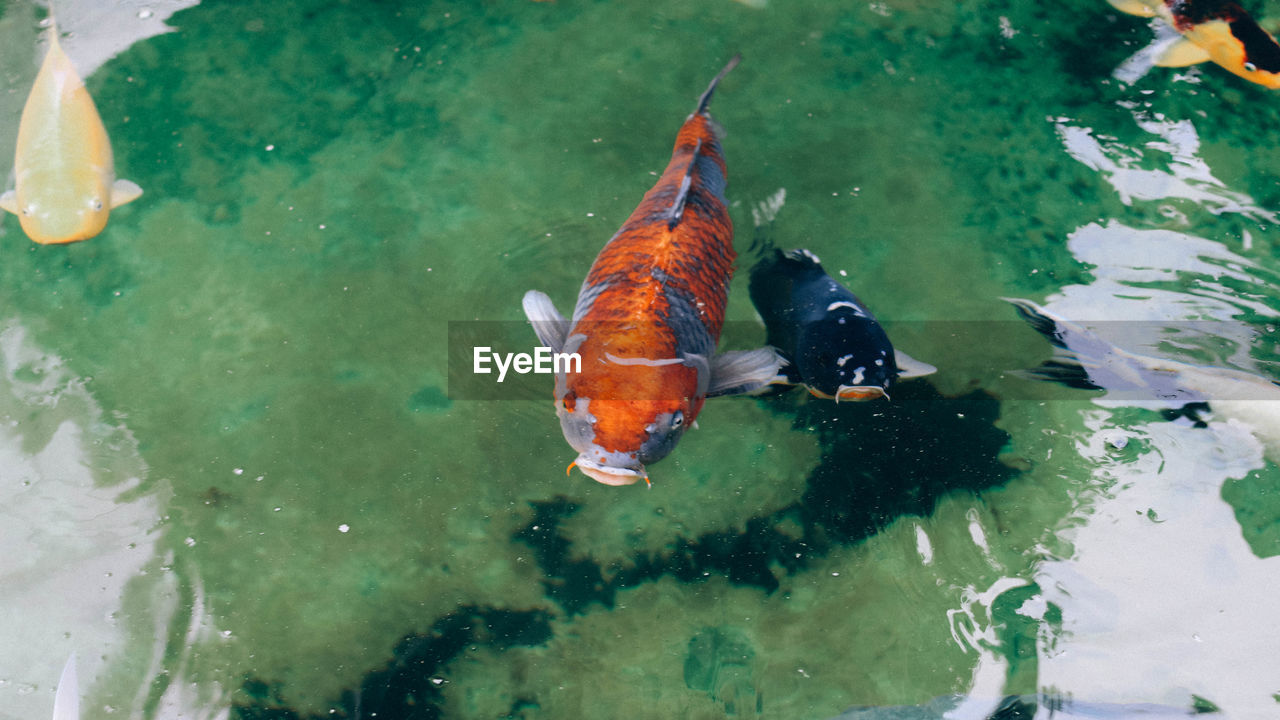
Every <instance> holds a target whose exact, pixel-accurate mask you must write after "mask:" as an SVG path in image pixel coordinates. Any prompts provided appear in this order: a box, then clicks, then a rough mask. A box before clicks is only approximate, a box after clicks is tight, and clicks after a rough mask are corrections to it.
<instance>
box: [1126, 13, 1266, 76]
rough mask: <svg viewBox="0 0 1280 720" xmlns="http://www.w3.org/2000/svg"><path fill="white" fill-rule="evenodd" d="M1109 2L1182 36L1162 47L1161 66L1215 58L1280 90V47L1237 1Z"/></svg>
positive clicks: (1160, 49)
mask: <svg viewBox="0 0 1280 720" xmlns="http://www.w3.org/2000/svg"><path fill="white" fill-rule="evenodd" d="M1107 1H1108V2H1110V3H1111V5H1112V7H1114V8H1116V9H1117V10H1119V11H1121V12H1125V13H1129V14H1130V15H1138V16H1141V17H1155V18H1160V19H1161V20H1163V21H1165V22H1166V23H1168V24H1169V25H1170V26H1171V27H1172V28H1173V29H1175V30H1177V31H1178V32H1179V33H1180V34H1181V37H1177V36H1174V38H1175V39H1174V40H1173V42H1170V43H1168V44H1166V45H1162V46H1161V47H1160V48H1159V50H1158V52H1157V54H1156V56H1155V58H1154V63H1155V64H1156V65H1159V66H1161V67H1183V66H1186V65H1194V64H1196V63H1201V62H1204V61H1206V60H1211V61H1213V62H1215V63H1217V64H1218V65H1221V66H1222V67H1224V68H1226V69H1227V70H1230V71H1231V72H1233V73H1235V74H1236V75H1239V76H1240V77H1242V78H1244V79H1246V80H1249V81H1252V82H1255V83H1258V84H1259V85H1262V86H1264V87H1269V88H1273V89H1275V88H1280V44H1277V43H1276V39H1275V38H1274V37H1272V36H1271V35H1270V34H1269V33H1268V32H1267V31H1266V30H1263V29H1262V27H1261V26H1260V25H1258V23H1257V22H1256V21H1255V20H1254V19H1253V18H1252V17H1250V16H1249V13H1247V12H1245V10H1244V8H1242V7H1240V4H1239V3H1237V2H1235V1H1234V0H1107Z"/></svg>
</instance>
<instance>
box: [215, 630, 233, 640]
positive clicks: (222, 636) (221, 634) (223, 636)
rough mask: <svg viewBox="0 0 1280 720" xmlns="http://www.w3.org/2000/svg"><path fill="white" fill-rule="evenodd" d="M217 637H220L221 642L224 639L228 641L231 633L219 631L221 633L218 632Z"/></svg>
mask: <svg viewBox="0 0 1280 720" xmlns="http://www.w3.org/2000/svg"><path fill="white" fill-rule="evenodd" d="M218 636H219V637H221V638H222V639H223V640H226V639H228V638H230V637H231V631H230V630H223V631H221V632H219V633H218Z"/></svg>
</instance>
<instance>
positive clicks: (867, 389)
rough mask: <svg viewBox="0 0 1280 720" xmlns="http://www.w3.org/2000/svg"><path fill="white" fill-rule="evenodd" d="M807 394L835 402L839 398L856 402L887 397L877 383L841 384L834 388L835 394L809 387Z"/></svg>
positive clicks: (838, 400)
mask: <svg viewBox="0 0 1280 720" xmlns="http://www.w3.org/2000/svg"><path fill="white" fill-rule="evenodd" d="M806 387H807V386H806ZM809 394H810V395H812V396H814V397H816V398H822V399H823V400H835V401H836V402H840V401H841V400H852V401H854V402H857V401H860V400H877V399H879V398H888V397H889V393H887V392H885V391H884V388H882V387H880V386H878V385H841V386H840V387H839V388H837V389H836V394H835V395H830V394H828V393H825V392H823V391H821V390H817V389H815V388H812V387H810V388H809Z"/></svg>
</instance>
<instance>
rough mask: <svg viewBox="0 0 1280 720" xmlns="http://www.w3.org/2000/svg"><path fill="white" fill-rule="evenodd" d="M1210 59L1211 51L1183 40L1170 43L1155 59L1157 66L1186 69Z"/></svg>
mask: <svg viewBox="0 0 1280 720" xmlns="http://www.w3.org/2000/svg"><path fill="white" fill-rule="evenodd" d="M1208 59H1209V51H1208V50H1205V49H1204V48H1202V47H1200V46H1199V45H1197V44H1195V43H1193V42H1191V41H1190V40H1188V39H1186V38H1183V39H1182V40H1179V41H1178V42H1174V43H1170V44H1169V46H1168V47H1166V48H1164V51H1163V52H1161V53H1160V54H1159V55H1157V56H1156V58H1155V63H1156V65H1159V66H1160V67H1186V66H1188V65H1195V64H1196V63H1202V62H1205V61H1206V60H1208Z"/></svg>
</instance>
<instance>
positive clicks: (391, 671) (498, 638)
mask: <svg viewBox="0 0 1280 720" xmlns="http://www.w3.org/2000/svg"><path fill="white" fill-rule="evenodd" d="M550 639H551V616H550V615H549V614H548V613H546V612H543V611H541V610H531V611H516V610H500V609H496V608H482V607H474V606H467V607H462V608H459V609H458V610H457V611H456V612H453V613H450V614H448V615H446V616H444V617H442V618H440V619H439V620H437V621H436V622H435V623H434V624H433V625H432V626H431V630H429V631H428V632H426V633H425V634H422V635H410V636H408V637H406V638H404V639H403V640H401V641H400V643H399V644H398V645H397V646H396V648H395V651H394V656H393V658H392V659H391V661H390V662H389V663H387V666H386V667H385V668H383V669H381V670H375V671H373V672H371V673H369V674H368V675H366V676H365V678H364V680H363V681H362V682H361V683H360V689H359V691H351V690H344V691H342V693H341V698H342V699H341V701H339V702H336V703H334V709H335V712H333V713H326V714H325V715H323V716H304V715H300V714H298V713H297V712H294V711H293V710H290V709H288V708H287V707H284V706H283V705H282V703H281V702H280V700H279V697H278V691H279V688H278V687H277V686H276V685H274V684H272V683H268V682H264V681H262V680H259V679H250V680H247V681H246V682H245V684H244V686H243V687H242V688H241V690H242V693H241V694H242V695H243V696H247V697H248V698H250V700H249V701H248V702H237V703H236V704H235V705H234V706H233V707H232V711H233V716H234V717H237V718H240V719H241V720H303V718H312V717H314V718H315V720H319V719H320V718H321V717H323V718H329V719H332V718H343V719H349V720H356V719H357V718H379V719H381V720H434V719H435V718H440V717H443V712H442V710H441V708H440V703H441V701H442V700H443V695H442V693H441V692H440V686H441V685H442V684H443V683H444V679H443V678H441V677H440V676H439V675H438V673H439V672H440V671H441V670H442V669H443V668H444V666H445V665H446V664H448V663H449V661H451V660H453V658H455V657H456V656H457V655H459V654H460V653H461V652H462V651H463V650H465V649H467V648H470V647H475V646H477V645H483V646H487V647H491V648H495V649H498V650H505V649H507V648H510V647H514V646H516V645H523V646H534V645H542V644H545V643H546V642H547V641H548V640H550ZM531 702H532V701H527V700H517V701H516V707H513V708H512V711H513V713H514V712H515V711H518V710H519V709H520V707H523V706H528V705H529V704H530V703H531Z"/></svg>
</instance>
